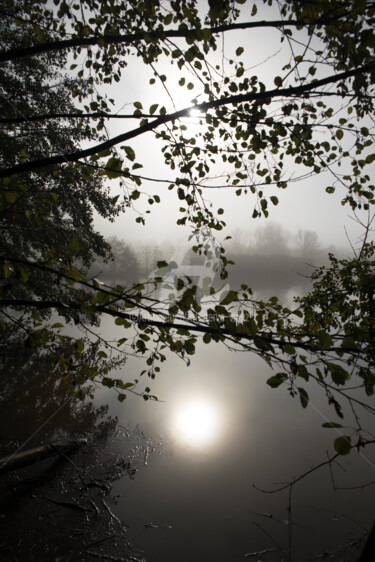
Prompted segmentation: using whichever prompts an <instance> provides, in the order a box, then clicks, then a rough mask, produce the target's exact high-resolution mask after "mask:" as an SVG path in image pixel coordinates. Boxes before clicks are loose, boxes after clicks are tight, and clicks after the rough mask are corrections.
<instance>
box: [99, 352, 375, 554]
mask: <svg viewBox="0 0 375 562" xmlns="http://www.w3.org/2000/svg"><path fill="white" fill-rule="evenodd" d="M137 368H138V369H139V365H137V362H136V361H130V362H129V363H128V364H127V365H126V367H125V369H124V373H123V376H124V378H129V379H130V380H131V379H132V377H133V376H134V373H135V372H136V369H137ZM270 374H271V371H270V369H269V367H268V366H267V365H266V364H265V363H264V362H263V361H262V360H260V359H258V358H256V357H253V356H251V355H250V354H248V353H245V354H240V353H233V352H230V351H229V350H227V349H226V348H224V346H222V345H219V344H215V343H213V344H210V345H209V346H205V345H204V344H200V345H199V346H198V348H197V353H196V355H195V356H194V357H193V358H192V363H191V365H190V366H189V367H186V366H185V365H184V363H183V362H182V361H180V360H178V359H177V358H175V357H170V358H169V359H168V361H167V362H166V366H165V367H164V369H163V372H162V373H161V374H160V375H159V376H158V377H157V378H156V379H155V380H154V381H150V380H149V379H147V377H146V378H145V380H144V382H143V381H142V379H141V382H140V383H139V384H140V389H142V387H143V386H148V385H150V386H151V387H152V393H154V394H156V395H157V396H158V397H159V398H160V402H150V401H149V402H147V403H143V401H141V400H140V399H139V398H135V397H132V396H129V397H128V399H127V400H126V401H125V403H124V404H120V403H118V402H116V401H114V400H113V395H111V392H110V391H108V392H102V393H100V401H101V402H102V403H103V404H104V403H106V402H107V401H109V402H110V404H111V406H110V411H111V412H112V414H114V415H116V416H118V419H119V424H120V425H121V426H122V427H123V428H126V427H128V426H129V423H130V424H133V425H136V424H139V427H140V428H141V430H142V431H143V433H144V435H145V437H146V438H151V439H154V440H155V441H156V442H157V441H158V439H161V440H162V442H163V451H162V452H158V450H157V447H156V451H154V452H153V451H152V445H150V446H149V447H146V453H145V462H144V463H143V466H141V467H140V469H139V471H138V473H137V475H136V477H135V478H134V480H130V479H129V478H126V477H125V478H123V479H121V480H119V481H118V482H116V483H115V485H114V489H113V491H114V494H115V495H117V494H119V495H120V499H119V502H118V505H117V506H116V513H117V515H118V516H119V517H120V518H122V519H123V520H124V521H126V522H127V523H128V524H129V525H130V529H131V532H132V536H133V538H134V543H135V545H136V546H137V547H138V548H140V549H142V550H144V552H145V557H146V560H148V561H150V562H169V561H170V562H175V561H176V560H178V561H181V562H204V561H208V560H209V561H211V560H212V561H215V562H235V561H240V560H245V559H246V558H248V559H253V560H286V559H288V558H289V559H293V560H308V559H310V558H312V557H313V556H317V555H319V554H323V553H324V552H326V551H328V550H329V551H335V550H337V549H339V548H340V547H343V546H344V545H345V544H346V543H348V542H350V541H351V540H352V539H354V538H356V537H361V536H362V535H363V534H364V533H365V532H366V530H367V529H368V528H369V527H370V526H371V525H372V523H373V519H374V515H375V514H374V501H373V500H374V496H373V487H369V488H365V489H363V490H358V489H357V490H339V489H336V490H335V489H333V480H334V483H335V486H336V487H337V488H341V487H351V486H358V485H362V484H365V483H367V482H369V481H372V480H374V479H375V478H374V477H375V455H374V452H373V451H371V450H366V451H364V452H363V453H361V455H359V454H357V453H355V452H354V453H352V454H351V455H350V456H349V457H347V458H344V457H342V458H340V459H339V462H338V463H337V464H334V465H333V467H332V474H331V472H330V469H329V467H327V466H326V467H324V468H322V469H320V470H319V471H316V472H314V473H312V474H311V475H309V476H308V477H306V478H305V479H304V480H303V481H301V482H300V483H298V484H296V485H295V486H294V488H293V491H292V495H291V511H290V512H289V510H288V508H289V499H290V498H289V491H288V490H286V491H284V492H280V493H274V494H268V493H265V492H262V491H259V490H257V489H256V488H255V487H254V486H256V487H257V488H261V489H267V490H273V489H275V488H277V487H279V486H280V484H281V483H286V482H290V481H291V480H293V479H294V478H296V477H298V476H299V475H301V474H303V473H304V472H306V471H307V470H309V469H310V468H311V467H313V466H315V465H316V464H319V463H321V462H323V461H325V460H326V459H327V452H328V453H329V454H332V453H334V450H333V440H334V439H335V438H336V437H337V436H338V434H336V433H335V430H332V429H324V428H322V427H321V425H322V423H324V422H325V421H332V420H336V417H335V415H334V413H333V410H331V409H330V408H328V406H327V405H326V401H325V397H324V396H323V395H322V393H321V392H320V391H319V390H318V389H314V388H311V389H309V394H310V404H309V406H308V408H307V409H306V410H303V409H302V407H301V405H300V403H299V399H298V398H297V397H296V398H294V399H293V398H291V397H290V396H289V393H288V392H287V390H286V388H284V387H281V388H279V389H277V390H274V389H271V388H270V387H268V386H267V385H266V380H267V378H268V377H269V376H270ZM98 398H99V397H98ZM336 421H337V420H336ZM367 423H368V424H369V425H368V427H372V429H373V428H374V421H373V420H371V419H368V420H367ZM371 424H372V425H371ZM121 430H122V429H121V428H120V431H121ZM124 433H126V432H125V430H124ZM332 479H333V480H332ZM150 524H151V525H150ZM268 550H270V551H269V552H267V553H264V554H259V555H258V556H254V557H253V556H250V554H252V553H256V552H258V553H259V552H263V551H268ZM246 555H248V556H247V557H246ZM345 556H348V557H347V558H345ZM351 556H353V555H352V553H350V552H348V551H346V554H345V551H344V552H342V553H341V554H340V555H339V558H334V559H337V560H345V559H347V560H353V558H352V557H351Z"/></svg>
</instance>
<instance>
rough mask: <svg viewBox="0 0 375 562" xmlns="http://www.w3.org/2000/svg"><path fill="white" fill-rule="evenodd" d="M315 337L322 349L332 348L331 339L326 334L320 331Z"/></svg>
mask: <svg viewBox="0 0 375 562" xmlns="http://www.w3.org/2000/svg"><path fill="white" fill-rule="evenodd" d="M317 336H318V341H319V345H320V347H321V348H322V349H329V348H330V347H331V346H332V338H331V336H330V335H329V334H327V332H324V331H323V330H322V331H320V332H318V334H317Z"/></svg>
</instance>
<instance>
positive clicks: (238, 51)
mask: <svg viewBox="0 0 375 562" xmlns="http://www.w3.org/2000/svg"><path fill="white" fill-rule="evenodd" d="M243 51H244V48H243V47H238V48H237V49H236V55H237V56H238V57H239V56H240V55H242V53H243Z"/></svg>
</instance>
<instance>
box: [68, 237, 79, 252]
mask: <svg viewBox="0 0 375 562" xmlns="http://www.w3.org/2000/svg"><path fill="white" fill-rule="evenodd" d="M80 249H81V243H80V241H79V240H78V238H76V237H74V238H72V239H71V240H70V242H69V244H68V252H69V253H70V254H76V253H77V252H79V250H80Z"/></svg>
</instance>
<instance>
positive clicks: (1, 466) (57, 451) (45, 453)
mask: <svg viewBox="0 0 375 562" xmlns="http://www.w3.org/2000/svg"><path fill="white" fill-rule="evenodd" d="M85 443H87V439H71V440H66V441H53V442H52V443H48V444H47V445H40V446H39V447H33V448H32V449H27V450H26V451H21V452H20V453H14V454H13V455H8V456H7V457H2V458H0V474H4V473H5V472H10V471H12V470H16V469H17V468H21V467H22V466H26V465H28V464H32V463H34V462H38V461H41V460H43V459H46V458H48V457H53V456H54V455H61V454H63V453H67V452H69V451H71V450H72V449H76V448H77V447H79V446H80V445H84V444H85Z"/></svg>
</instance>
